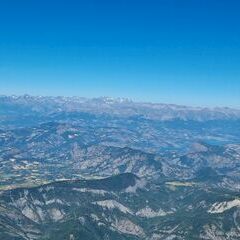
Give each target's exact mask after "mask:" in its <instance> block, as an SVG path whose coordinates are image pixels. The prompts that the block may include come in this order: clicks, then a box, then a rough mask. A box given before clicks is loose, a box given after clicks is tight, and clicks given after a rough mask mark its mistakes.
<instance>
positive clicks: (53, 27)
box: [0, 0, 240, 107]
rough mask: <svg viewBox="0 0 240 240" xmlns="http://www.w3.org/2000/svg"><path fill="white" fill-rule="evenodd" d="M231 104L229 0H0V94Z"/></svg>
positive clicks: (233, 55) (232, 7) (236, 92)
mask: <svg viewBox="0 0 240 240" xmlns="http://www.w3.org/2000/svg"><path fill="white" fill-rule="evenodd" d="M24 93H28V94H32V95H67V96H72V95H78V96H86V97H98V96H112V97H128V98H131V99H134V100H138V101H139V100H140V101H154V102H166V103H177V104H187V105H200V106H202V105H205V106H217V105H218V106H223V105H224V106H232V107H240V1H238V0H155V1H154V0H116V1H115V0H95V1H94V0H82V1H81V0H76V1H74V0H65V1H63V0H38V1H37V0H21V1H20V0H15V1H14V0H1V1H0V94H24Z"/></svg>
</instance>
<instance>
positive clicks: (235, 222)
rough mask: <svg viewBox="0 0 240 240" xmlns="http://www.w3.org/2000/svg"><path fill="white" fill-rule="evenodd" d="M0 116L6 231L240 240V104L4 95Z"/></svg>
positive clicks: (0, 206) (38, 235)
mask: <svg viewBox="0 0 240 240" xmlns="http://www.w3.org/2000/svg"><path fill="white" fill-rule="evenodd" d="M0 124H1V128H0V239H6V240H12V239H14V240H15V239H17V240H23V239H29V240H30V239H71V240H76V239H154V240H155V239H186V240H188V239H214V240H215V239H220V240H224V239H230V240H231V239H239V236H240V111H239V110H234V109H229V108H215V109H207V108H193V107H185V106H177V105H167V104H152V103H135V102H132V101H130V100H126V99H111V98H99V99H85V98H77V97H75V98H65V97H33V96H28V95H25V96H1V97H0Z"/></svg>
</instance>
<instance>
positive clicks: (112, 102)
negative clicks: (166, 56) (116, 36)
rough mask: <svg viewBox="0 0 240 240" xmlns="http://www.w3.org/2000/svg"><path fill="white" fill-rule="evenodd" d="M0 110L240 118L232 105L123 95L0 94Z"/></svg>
mask: <svg viewBox="0 0 240 240" xmlns="http://www.w3.org/2000/svg"><path fill="white" fill-rule="evenodd" d="M0 109H1V110H0V111H1V112H3V113H4V111H7V112H8V113H13V112H15V111H16V110H17V112H22V113H25V114H26V113H28V114H33V113H44V114H53V113H60V112H68V113H69V112H86V113H92V114H109V115H113V116H121V117H135V116H139V117H142V118H146V119H152V120H162V121H166V120H171V119H180V120H194V121H208V120H217V119H218V120H219V119H222V120H223V119H225V120H226V119H240V110H239V109H238V110H237V109H231V108H227V107H226V108H217V107H216V108H212V109H210V108H200V107H187V106H180V105H174V104H158V103H143V102H142V103H141V102H140V103H138V102H133V101H131V100H128V99H122V98H116V99H115V98H109V97H101V98H92V99H88V98H82V97H42V96H29V95H23V96H0Z"/></svg>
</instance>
